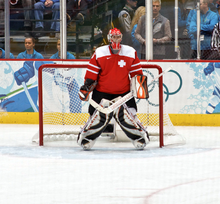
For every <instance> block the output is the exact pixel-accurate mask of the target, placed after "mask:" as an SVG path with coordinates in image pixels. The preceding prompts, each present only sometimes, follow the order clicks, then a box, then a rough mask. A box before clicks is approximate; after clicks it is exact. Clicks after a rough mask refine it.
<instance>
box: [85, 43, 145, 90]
mask: <svg viewBox="0 0 220 204" xmlns="http://www.w3.org/2000/svg"><path fill="white" fill-rule="evenodd" d="M137 74H143V71H142V67H141V64H140V60H139V59H138V57H137V52H136V50H135V49H134V48H132V47H130V46H127V45H121V50H120V51H119V53H118V54H113V53H112V51H111V49H110V46H109V45H105V46H102V47H99V48H97V49H96V51H95V53H94V54H93V56H92V58H91V60H90V62H89V65H88V67H87V70H86V75H85V79H93V80H97V81H98V84H97V86H96V89H97V90H98V91H100V92H104V93H109V94H122V93H125V92H127V91H129V90H130V79H129V75H130V77H131V78H132V77H133V76H135V75H137Z"/></svg>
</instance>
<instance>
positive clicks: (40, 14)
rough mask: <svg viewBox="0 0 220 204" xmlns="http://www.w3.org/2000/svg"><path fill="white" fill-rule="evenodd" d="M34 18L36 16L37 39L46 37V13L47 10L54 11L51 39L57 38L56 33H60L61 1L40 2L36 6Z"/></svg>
mask: <svg viewBox="0 0 220 204" xmlns="http://www.w3.org/2000/svg"><path fill="white" fill-rule="evenodd" d="M34 9H35V10H34V16H35V20H36V23H35V30H36V32H37V33H36V34H35V37H37V38H38V37H42V36H43V35H44V33H43V31H44V23H43V18H44V12H45V11H46V10H51V11H52V20H53V21H52V22H51V26H50V37H55V32H57V33H58V32H60V22H59V19H60V1H59V0H53V1H52V0H40V1H38V2H37V3H35V4H34Z"/></svg>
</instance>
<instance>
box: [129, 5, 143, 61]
mask: <svg viewBox="0 0 220 204" xmlns="http://www.w3.org/2000/svg"><path fill="white" fill-rule="evenodd" d="M145 12H146V10H145V7H144V6H140V7H138V9H137V10H136V11H135V13H134V18H133V20H132V21H131V28H130V32H131V41H132V47H133V48H134V49H135V50H136V51H137V55H138V58H139V59H141V52H140V48H141V44H140V42H139V41H138V40H137V39H136V38H135V36H134V33H135V30H136V28H137V23H138V21H139V19H140V17H141V16H143V15H144V14H145Z"/></svg>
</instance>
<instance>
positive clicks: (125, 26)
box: [116, 0, 137, 45]
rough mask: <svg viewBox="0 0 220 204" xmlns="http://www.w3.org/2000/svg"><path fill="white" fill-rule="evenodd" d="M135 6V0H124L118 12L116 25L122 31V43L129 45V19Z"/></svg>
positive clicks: (130, 19)
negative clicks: (124, 2)
mask: <svg viewBox="0 0 220 204" xmlns="http://www.w3.org/2000/svg"><path fill="white" fill-rule="evenodd" d="M136 7H137V0H126V4H125V6H124V7H123V9H122V10H121V11H120V13H119V14H118V21H119V25H116V27H117V28H119V30H120V31H121V32H122V34H123V38H122V42H121V43H122V44H124V45H130V44H131V32H130V28H131V21H132V19H133V17H134V11H135V8H136Z"/></svg>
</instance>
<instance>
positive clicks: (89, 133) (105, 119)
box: [77, 99, 113, 149]
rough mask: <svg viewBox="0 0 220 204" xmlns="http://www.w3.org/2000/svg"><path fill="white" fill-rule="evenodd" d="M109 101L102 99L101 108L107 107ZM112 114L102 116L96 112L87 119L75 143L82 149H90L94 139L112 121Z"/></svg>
mask: <svg viewBox="0 0 220 204" xmlns="http://www.w3.org/2000/svg"><path fill="white" fill-rule="evenodd" d="M109 103H110V101H108V100H105V99H103V100H102V101H101V105H103V107H106V106H109ZM112 116H113V112H112V113H110V114H104V113H101V112H99V111H97V110H95V112H94V113H93V115H92V116H91V117H90V118H89V120H88V122H87V123H86V124H85V125H84V127H83V128H82V130H81V131H80V133H79V135H78V139H77V142H78V144H79V145H80V146H82V147H83V149H91V148H92V147H93V145H94V144H95V141H96V139H97V138H98V137H99V136H100V135H101V134H102V132H103V131H104V130H105V128H106V127H107V125H108V123H109V122H110V120H111V119H112Z"/></svg>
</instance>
